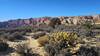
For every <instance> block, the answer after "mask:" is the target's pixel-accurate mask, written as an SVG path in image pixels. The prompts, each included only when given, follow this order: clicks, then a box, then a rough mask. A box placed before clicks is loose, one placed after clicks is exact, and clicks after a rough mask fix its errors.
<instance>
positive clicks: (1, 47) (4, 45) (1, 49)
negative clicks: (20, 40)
mask: <svg viewBox="0 0 100 56" xmlns="http://www.w3.org/2000/svg"><path fill="white" fill-rule="evenodd" d="M8 49H9V45H8V44H7V43H5V42H0V52H5V51H7V50H8Z"/></svg>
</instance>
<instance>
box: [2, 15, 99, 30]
mask: <svg viewBox="0 0 100 56" xmlns="http://www.w3.org/2000/svg"><path fill="white" fill-rule="evenodd" d="M87 20H88V21H91V22H92V23H95V24H100V15H95V16H69V17H68V16H61V17H42V18H29V19H18V20H9V21H6V22H0V28H5V27H19V26H40V25H59V24H64V25H80V24H82V23H84V22H85V21H87Z"/></svg>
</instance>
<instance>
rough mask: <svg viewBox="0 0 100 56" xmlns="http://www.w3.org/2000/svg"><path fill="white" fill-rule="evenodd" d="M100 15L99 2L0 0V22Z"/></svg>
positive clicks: (99, 0)
mask: <svg viewBox="0 0 100 56" xmlns="http://www.w3.org/2000/svg"><path fill="white" fill-rule="evenodd" d="M94 14H100V0H0V21H6V20H10V19H17V18H30V17H41V16H77V15H94Z"/></svg>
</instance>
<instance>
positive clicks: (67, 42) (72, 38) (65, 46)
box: [44, 32, 77, 56]
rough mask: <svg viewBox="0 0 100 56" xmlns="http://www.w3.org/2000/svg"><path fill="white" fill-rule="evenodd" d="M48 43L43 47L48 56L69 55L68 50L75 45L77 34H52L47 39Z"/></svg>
mask: <svg viewBox="0 0 100 56" xmlns="http://www.w3.org/2000/svg"><path fill="white" fill-rule="evenodd" d="M48 38H49V40H48V43H47V44H46V45H45V46H44V48H45V50H46V52H47V53H48V54H49V56H58V55H59V54H62V56H66V55H71V52H70V50H71V49H69V48H71V47H74V46H75V45H76V44H77V34H76V33H68V32H54V33H51V35H50V37H48Z"/></svg>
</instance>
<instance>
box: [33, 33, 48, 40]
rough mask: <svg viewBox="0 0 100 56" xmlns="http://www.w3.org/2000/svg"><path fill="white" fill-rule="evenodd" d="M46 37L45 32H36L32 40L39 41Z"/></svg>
mask: <svg viewBox="0 0 100 56" xmlns="http://www.w3.org/2000/svg"><path fill="white" fill-rule="evenodd" d="M44 35H46V33H45V32H36V33H35V34H34V35H33V37H32V38H34V39H38V38H39V37H41V36H44Z"/></svg>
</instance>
